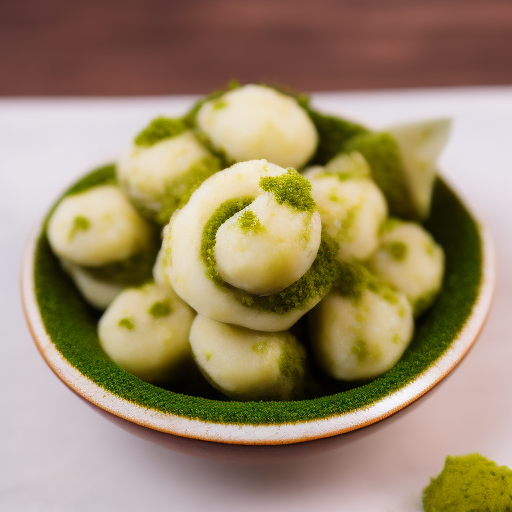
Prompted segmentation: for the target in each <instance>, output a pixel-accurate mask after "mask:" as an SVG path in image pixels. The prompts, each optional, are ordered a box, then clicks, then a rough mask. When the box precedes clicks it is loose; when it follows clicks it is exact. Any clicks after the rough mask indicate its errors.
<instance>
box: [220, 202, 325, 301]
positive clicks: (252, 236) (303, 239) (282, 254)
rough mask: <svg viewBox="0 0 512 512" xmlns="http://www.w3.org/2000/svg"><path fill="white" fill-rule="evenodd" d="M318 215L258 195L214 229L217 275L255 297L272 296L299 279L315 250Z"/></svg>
mask: <svg viewBox="0 0 512 512" xmlns="http://www.w3.org/2000/svg"><path fill="white" fill-rule="evenodd" d="M321 234H322V225H321V221H320V214H319V213H318V212H304V211H296V210H294V209H292V208H290V207H289V206H287V205H283V204H278V203H277V202H276V199H275V197H274V195H273V194H272V193H269V192H267V193H265V194H262V195H261V196H259V197H258V198H257V199H256V200H255V201H254V202H252V203H251V204H250V205H249V206H247V207H246V208H244V209H243V210H241V211H240V212H238V213H237V214H235V215H233V217H231V218H229V219H228V220H227V221H226V222H225V223H224V224H222V226H221V227H220V228H219V230H218V231H217V235H216V243H215V258H216V261H217V268H218V270H219V273H220V275H221V277H222V278H223V279H224V280H225V281H226V282H228V283H230V284H232V285H233V286H235V287H236V288H241V289H243V290H246V291H248V292H250V293H254V294H257V295H269V294H271V293H276V292H279V291H281V290H283V289H284V288H286V287H287V286H289V285H291V284H292V283H294V282H295V281H297V280H298V279H300V278H301V277H302V276H303V275H304V274H305V273H306V272H307V270H308V269H309V267H311V264H312V263H313V261H314V259H315V258H316V255H317V252H318V248H319V246H320V238H321Z"/></svg>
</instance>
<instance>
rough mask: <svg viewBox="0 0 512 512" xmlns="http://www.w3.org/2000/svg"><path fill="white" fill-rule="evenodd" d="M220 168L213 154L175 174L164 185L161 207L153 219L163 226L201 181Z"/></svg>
mask: <svg viewBox="0 0 512 512" xmlns="http://www.w3.org/2000/svg"><path fill="white" fill-rule="evenodd" d="M220 169H221V163H220V161H219V159H218V158H217V157H215V156H208V157H205V158H203V159H202V160H200V161H199V162H197V163H195V164H194V165H192V167H191V168H190V169H189V170H188V171H186V172H184V173H183V174H180V175H179V176H176V177H175V178H174V179H173V180H172V181H170V182H169V183H168V184H167V185H166V187H165V189H166V190H165V195H164V196H163V198H162V200H161V204H162V208H161V210H160V211H159V212H158V214H157V217H156V219H155V220H156V221H157V222H158V223H159V224H160V225H162V226H165V225H166V224H167V223H168V222H169V220H170V218H171V216H172V214H173V213H174V212H175V211H176V210H177V209H179V208H183V206H185V205H186V204H187V203H188V200H189V199H190V197H191V196H192V194H193V193H194V192H195V191H196V190H197V189H198V188H199V187H200V186H201V185H202V183H203V182H204V181H205V180H206V179H208V178H209V177H210V176H213V175H214V174H215V173H216V172H217V171H220Z"/></svg>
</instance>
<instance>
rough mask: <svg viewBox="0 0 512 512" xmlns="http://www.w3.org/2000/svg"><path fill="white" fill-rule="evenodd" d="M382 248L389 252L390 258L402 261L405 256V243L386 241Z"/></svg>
mask: <svg viewBox="0 0 512 512" xmlns="http://www.w3.org/2000/svg"><path fill="white" fill-rule="evenodd" d="M382 248H383V249H384V250H385V251H386V252H388V253H389V254H391V256H392V258H393V259H394V260H396V261H403V260H404V259H405V257H406V256H407V245H405V244H404V243H403V242H398V241H393V242H388V243H386V244H384V245H383V246H382Z"/></svg>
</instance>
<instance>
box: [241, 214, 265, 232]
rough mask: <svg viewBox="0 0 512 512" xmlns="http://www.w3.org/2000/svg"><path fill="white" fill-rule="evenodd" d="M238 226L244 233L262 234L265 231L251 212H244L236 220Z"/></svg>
mask: <svg viewBox="0 0 512 512" xmlns="http://www.w3.org/2000/svg"><path fill="white" fill-rule="evenodd" d="M238 225H239V226H240V229H241V230H242V231H244V232H247V231H252V232H253V233H262V232H264V231H266V229H265V226H264V225H263V224H262V223H261V222H260V219H258V216H257V215H256V214H255V213H254V212H253V211H251V210H247V211H246V212H244V213H243V214H242V215H241V216H240V218H239V219H238Z"/></svg>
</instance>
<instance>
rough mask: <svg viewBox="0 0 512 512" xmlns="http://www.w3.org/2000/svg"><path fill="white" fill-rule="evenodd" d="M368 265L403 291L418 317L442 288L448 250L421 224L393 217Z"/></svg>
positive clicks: (375, 272) (376, 273)
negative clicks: (445, 255) (445, 251)
mask: <svg viewBox="0 0 512 512" xmlns="http://www.w3.org/2000/svg"><path fill="white" fill-rule="evenodd" d="M368 266H369V268H370V269H371V270H372V272H373V273H374V274H375V275H377V276H379V277H380V278H381V279H382V280H383V281H386V282H387V283H389V284H391V285H393V286H394V287H396V288H397V289H398V290H400V291H402V292H403V293H404V294H405V295H406V296H407V298H408V300H409V302H410V303H411V304H412V306H413V308H414V314H415V316H418V315H420V314H421V313H423V311H425V310H426V309H427V308H429V307H430V306H431V305H432V303H433V302H434V300H435V298H436V296H437V294H438V292H439V290H440V289H441V285H442V282H443V275H444V251H443V249H442V248H441V246H439V245H438V244H436V242H435V240H434V239H433V238H432V235H430V233H428V232H427V231H425V229H423V228H422V227H421V226H420V225H419V224H415V223H413V222H400V221H394V220H393V221H392V223H390V227H389V229H385V230H384V233H383V235H382V237H381V240H380V244H379V248H378V249H377V251H376V252H375V254H374V255H373V256H372V258H371V259H370V260H369V262H368Z"/></svg>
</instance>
